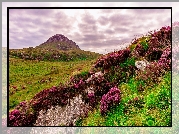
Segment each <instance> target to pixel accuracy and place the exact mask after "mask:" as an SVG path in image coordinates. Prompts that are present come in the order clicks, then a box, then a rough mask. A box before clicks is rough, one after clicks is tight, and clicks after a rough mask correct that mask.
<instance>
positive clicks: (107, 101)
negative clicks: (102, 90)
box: [100, 87, 121, 115]
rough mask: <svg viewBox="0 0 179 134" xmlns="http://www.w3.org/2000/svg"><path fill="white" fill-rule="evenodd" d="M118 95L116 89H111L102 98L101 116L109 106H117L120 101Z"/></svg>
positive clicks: (118, 91) (118, 92)
mask: <svg viewBox="0 0 179 134" xmlns="http://www.w3.org/2000/svg"><path fill="white" fill-rule="evenodd" d="M120 93H121V92H120V90H119V89H118V88H117V87H113V88H111V89H110V91H109V92H108V93H107V94H104V95H103V96H102V99H101V101H100V112H101V114H102V115H104V114H106V112H107V111H108V110H110V107H111V106H114V105H117V104H119V102H120V100H121V96H120Z"/></svg>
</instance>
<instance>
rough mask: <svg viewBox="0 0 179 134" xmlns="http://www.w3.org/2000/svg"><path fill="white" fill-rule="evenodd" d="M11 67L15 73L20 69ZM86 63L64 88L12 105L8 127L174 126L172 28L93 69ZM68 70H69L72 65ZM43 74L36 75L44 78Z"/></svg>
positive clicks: (100, 61)
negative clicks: (172, 103) (172, 118)
mask: <svg viewBox="0 0 179 134" xmlns="http://www.w3.org/2000/svg"><path fill="white" fill-rule="evenodd" d="M17 60H18V59H17ZM12 63H13V64H14V66H12V67H14V69H17V68H16V65H17V64H18V63H17V62H16V61H14V62H12ZM44 63H45V62H44ZM44 63H41V64H42V65H41V66H43V67H44ZM60 63H63V62H60ZM76 63H78V62H76ZM84 63H87V64H88V69H85V70H84V69H82V70H80V69H79V70H78V72H77V73H73V74H72V73H70V74H71V75H69V77H68V78H69V79H68V80H67V81H65V83H61V84H59V85H55V86H51V87H48V88H44V90H42V89H41V91H40V92H37V93H35V94H34V95H33V96H32V98H31V99H30V100H28V101H22V102H20V103H19V104H17V103H16V104H15V106H12V105H11V106H12V107H11V108H13V107H14V109H13V110H10V112H9V125H10V126H171V122H172V121H171V27H169V26H168V27H162V28H161V29H160V30H158V31H155V32H153V33H150V34H149V35H148V36H145V37H144V36H143V37H141V38H138V39H136V40H134V41H133V42H132V43H131V45H130V46H129V47H127V48H125V49H123V50H119V51H116V52H111V53H108V54H106V55H102V56H100V57H99V58H98V59H97V60H96V61H95V62H92V61H90V64H91V66H90V67H89V62H88V61H85V62H84ZM23 64H24V66H27V64H26V63H24V62H23ZM39 64H40V63H39ZM79 64H80V63H79ZM35 65H38V64H37V63H36V64H35ZM83 65H84V64H83ZM65 66H66V68H65V69H67V70H69V69H71V65H70V64H69V65H68V64H67V63H65ZM84 66H85V65H84ZM60 67H61V65H59V64H58V67H57V68H55V70H54V71H57V74H58V78H61V75H59V73H60V72H61V70H63V69H62V68H61V69H60V70H59V69H58V68H60ZM21 68H23V66H22V67H21ZM84 68H85V67H84ZM38 69H39V68H38ZM18 71H19V72H20V73H21V74H24V73H22V72H21V71H22V70H18ZM39 71H41V72H36V73H39V74H40V75H41V74H42V73H45V72H44V70H42V69H39ZM63 71H64V70H63ZM71 71H72V69H71ZM12 72H13V71H12ZM32 72H33V71H32ZM68 73H69V72H68ZM39 74H38V75H39ZM48 74H49V72H48ZM54 74H55V73H54ZM24 75H25V74H24ZM27 75H28V76H29V77H30V74H27ZM16 76H18V74H17V75H16ZM49 76H50V75H49ZM11 78H13V79H11V80H12V82H13V80H14V81H16V80H15V77H11ZM24 78H27V76H25V77H24ZM63 78H64V77H62V78H61V79H63ZM19 80H20V78H19ZM26 80H27V79H26ZM47 82H48V80H47ZM59 83H60V82H59ZM40 85H42V83H40ZM22 88H23V87H22ZM12 89H13V87H12ZM33 89H34V88H33V87H31V91H33ZM15 90H20V91H19V93H20V92H22V91H21V89H18V88H17V87H15V89H14V90H11V91H13V93H14V92H15ZM13 93H12V94H13ZM76 99H77V100H76ZM69 109H70V110H69ZM57 113H58V114H57ZM54 122H55V124H54Z"/></svg>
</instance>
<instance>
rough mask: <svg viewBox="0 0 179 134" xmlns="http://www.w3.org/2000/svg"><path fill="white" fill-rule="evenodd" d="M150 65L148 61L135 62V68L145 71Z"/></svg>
mask: <svg viewBox="0 0 179 134" xmlns="http://www.w3.org/2000/svg"><path fill="white" fill-rule="evenodd" d="M148 64H149V62H148V61H147V60H142V61H136V62H135V66H136V67H137V68H138V69H140V70H142V71H144V69H145V67H146V66H147V65H148Z"/></svg>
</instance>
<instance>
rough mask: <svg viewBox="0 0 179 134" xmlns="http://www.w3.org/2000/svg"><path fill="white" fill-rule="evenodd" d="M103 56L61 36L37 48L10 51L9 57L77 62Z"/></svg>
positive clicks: (53, 37) (50, 39)
mask: <svg viewBox="0 0 179 134" xmlns="http://www.w3.org/2000/svg"><path fill="white" fill-rule="evenodd" d="M100 55H101V54H98V53H95V52H90V51H84V50H81V49H80V48H79V46H78V45H76V43H75V42H73V41H72V40H69V39H68V38H67V37H65V36H64V35H61V34H56V35H54V36H52V37H50V38H49V39H48V40H47V41H46V42H44V43H42V44H40V45H39V46H36V47H35V48H33V47H29V48H23V49H9V57H11V58H20V59H25V60H38V61H75V60H87V59H95V58H96V57H98V56H100Z"/></svg>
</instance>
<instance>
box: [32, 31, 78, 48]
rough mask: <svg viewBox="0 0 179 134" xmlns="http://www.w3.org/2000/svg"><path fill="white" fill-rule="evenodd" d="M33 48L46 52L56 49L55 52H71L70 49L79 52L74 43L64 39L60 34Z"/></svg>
mask: <svg viewBox="0 0 179 134" xmlns="http://www.w3.org/2000/svg"><path fill="white" fill-rule="evenodd" d="M35 48H44V49H47V50H50V49H57V50H63V51H67V50H72V49H73V50H75V49H78V50H80V48H79V46H78V45H76V43H75V42H73V41H72V40H69V39H68V38H67V37H65V36H64V35H62V34H56V35H54V36H52V37H50V38H49V39H48V40H47V41H46V42H44V43H42V44H40V45H39V46H37V47H35Z"/></svg>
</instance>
